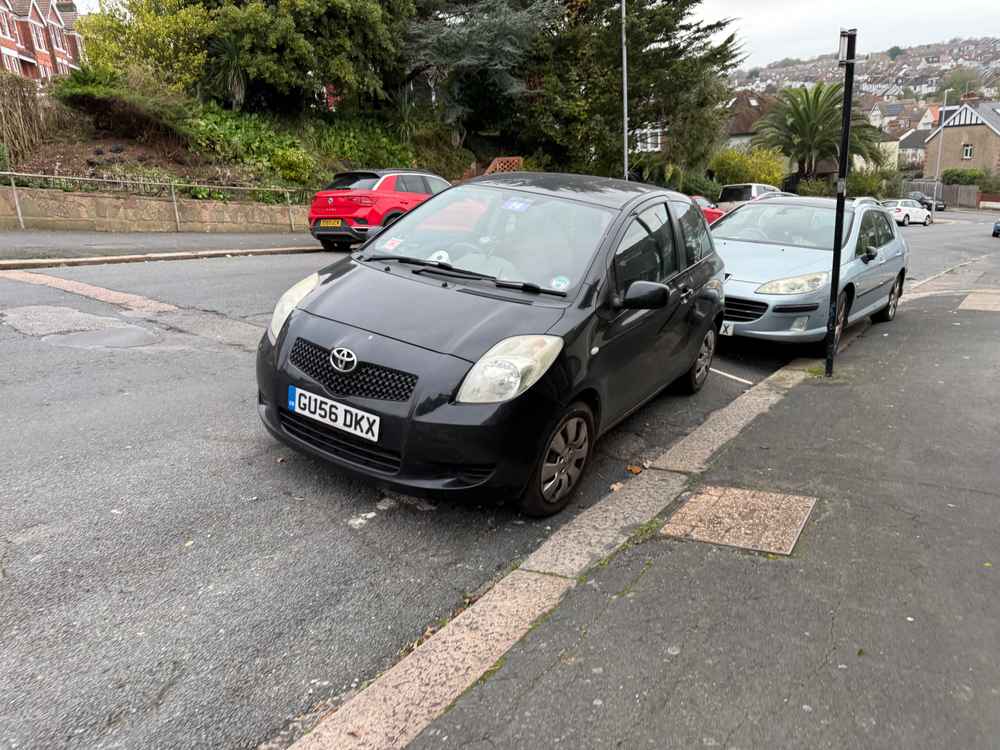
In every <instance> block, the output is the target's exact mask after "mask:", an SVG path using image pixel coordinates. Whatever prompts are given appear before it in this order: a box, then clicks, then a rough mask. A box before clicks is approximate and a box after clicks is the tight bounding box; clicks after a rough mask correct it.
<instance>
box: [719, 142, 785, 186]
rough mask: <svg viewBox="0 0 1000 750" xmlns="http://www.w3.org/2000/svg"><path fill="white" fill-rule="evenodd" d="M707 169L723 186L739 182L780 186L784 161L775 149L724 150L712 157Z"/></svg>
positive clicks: (783, 174)
mask: <svg viewBox="0 0 1000 750" xmlns="http://www.w3.org/2000/svg"><path fill="white" fill-rule="evenodd" d="M709 168H710V169H711V170H712V171H713V172H714V173H715V179H716V180H718V182H720V183H721V184H723V185H727V184H732V183H740V182H763V183H766V184H768V185H780V184H781V181H782V180H783V179H784V176H785V159H784V157H783V156H782V155H781V153H780V152H779V151H778V150H777V149H769V148H752V149H750V150H748V151H743V150H741V149H736V148H724V149H722V150H721V151H719V152H718V153H717V154H716V155H715V156H713V157H712V159H711V161H710V162H709Z"/></svg>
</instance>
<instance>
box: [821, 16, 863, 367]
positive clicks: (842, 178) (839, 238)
mask: <svg viewBox="0 0 1000 750" xmlns="http://www.w3.org/2000/svg"><path fill="white" fill-rule="evenodd" d="M857 38H858V30H857V29H847V30H846V31H845V30H844V29H841V31H840V54H839V55H838V64H839V65H842V66H843V67H844V107H843V112H842V115H843V119H842V120H841V126H840V164H839V167H838V169H837V218H836V221H835V222H834V224H833V268H832V269H831V273H830V312H829V314H828V315H827V319H826V376H827V377H830V376H832V375H833V359H834V357H836V356H837V345H838V344H839V343H840V341H839V337H838V336H837V313H838V310H837V305H838V303H839V298H840V255H841V248H840V246H841V245H842V244H843V241H844V204H845V203H846V202H847V169H848V167H849V165H850V159H851V155H850V153H849V151H850V148H849V146H850V142H851V100H852V99H853V97H854V50H855V42H856V41H857ZM845 322H846V321H845Z"/></svg>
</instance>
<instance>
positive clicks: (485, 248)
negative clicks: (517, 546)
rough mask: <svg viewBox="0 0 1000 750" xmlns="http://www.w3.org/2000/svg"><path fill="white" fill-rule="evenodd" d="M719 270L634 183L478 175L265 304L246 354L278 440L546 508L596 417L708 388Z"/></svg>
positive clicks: (681, 208) (675, 197) (692, 230)
mask: <svg viewBox="0 0 1000 750" xmlns="http://www.w3.org/2000/svg"><path fill="white" fill-rule="evenodd" d="M722 269H723V264H722V261H721V259H720V258H719V257H718V256H717V255H716V254H715V251H714V248H713V246H712V238H711V235H710V234H709V232H708V229H707V226H706V225H705V221H704V219H703V218H702V214H701V211H700V210H699V208H698V206H696V205H695V204H694V203H692V202H691V200H690V199H689V198H687V197H686V196H683V195H680V194H678V193H673V192H669V191H665V190H661V189H659V188H655V187H651V186H649V185H642V184H638V183H632V182H624V181H620V180H611V179H605V178H599V177H587V176H582V175H558V174H526V173H520V174H507V175H491V176H489V177H484V178H480V179H477V180H473V181H471V182H468V183H465V184H464V185H461V186H458V187H454V188H451V189H449V190H446V191H445V192H443V193H440V194H439V195H437V196H435V197H434V198H432V199H431V200H429V201H427V202H426V203H425V204H423V205H421V206H420V207H418V208H416V209H414V210H413V211H411V212H410V213H409V214H407V215H406V216H404V217H403V218H401V219H400V220H399V221H397V222H396V223H394V224H392V225H391V226H389V227H388V228H387V229H385V230H384V231H383V232H382V233H381V234H379V235H378V236H377V237H375V238H373V239H371V240H369V241H368V243H367V244H366V245H365V246H364V247H362V248H361V250H360V252H357V253H355V254H354V255H352V256H350V257H345V258H344V259H343V260H341V261H339V262H337V263H334V264H333V265H331V266H328V267H326V268H324V269H322V270H321V271H319V272H318V273H315V274H313V275H312V276H310V277H308V278H306V279H303V280H302V281H300V282H299V283H297V284H296V285H295V286H293V287H292V288H291V289H289V290H288V291H287V292H285V294H284V295H283V296H282V297H281V299H280V300H279V301H278V304H277V306H276V307H275V310H274V316H273V319H272V320H271V325H270V328H269V330H268V331H267V333H266V335H265V336H264V337H263V338H262V339H261V342H260V348H259V350H258V354H257V383H258V386H259V396H258V399H259V405H258V409H259V412H260V416H261V419H262V420H263V421H264V424H265V425H266V426H267V429H268V430H269V431H270V432H271V433H272V434H273V435H274V436H275V437H277V438H278V439H279V440H281V441H283V442H285V443H287V444H288V445H290V446H292V447H294V448H296V449H299V450H301V451H304V452H307V453H311V454H314V455H317V456H320V457H321V458H324V459H326V460H328V461H330V462H331V463H334V464H337V465H338V466H342V467H344V468H347V469H351V470H353V471H356V472H359V473H361V474H364V475H366V476H368V477H371V478H372V479H373V480H375V481H377V482H378V483H380V484H382V485H385V486H389V487H392V488H394V489H397V490H399V491H401V492H404V493H409V494H435V495H441V494H454V495H457V494H465V493H471V494H473V495H476V496H481V495H484V494H489V495H503V496H507V497H510V498H517V499H518V500H519V503H520V507H521V508H522V509H523V510H524V512H526V513H529V514H531V515H537V516H543V515H549V514H551V513H555V512H557V511H559V510H561V509H562V508H564V507H565V506H566V504H567V503H568V502H569V501H570V499H571V497H572V493H573V490H574V489H575V488H576V487H577V485H578V484H579V481H580V477H581V476H582V474H583V472H584V469H585V468H586V466H587V462H588V460H589V459H590V456H591V453H592V452H593V449H594V442H595V441H596V440H597V438H598V437H600V436H601V435H602V434H603V433H604V432H606V431H607V430H608V429H610V428H611V427H612V426H613V425H614V424H616V423H617V422H619V421H620V420H622V419H624V418H625V417H626V416H628V415H629V414H630V413H632V412H633V411H635V410H636V409H638V408H639V407H640V406H642V405H643V404H644V403H645V402H646V401H648V400H649V399H651V398H653V396H655V395H656V394H657V393H659V392H660V391H661V390H662V389H663V388H664V387H665V386H667V385H669V384H670V383H672V382H673V381H675V380H680V381H681V382H682V384H683V386H684V387H685V388H686V389H688V390H689V391H691V392H694V391H697V390H699V389H700V388H701V387H702V385H703V384H704V382H705V379H706V378H707V377H708V373H709V367H710V365H711V363H712V356H713V354H714V351H715V344H716V335H717V332H718V327H719V324H720V322H721V320H722V309H723V288H722V282H723V273H722Z"/></svg>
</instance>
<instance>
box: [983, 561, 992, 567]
mask: <svg viewBox="0 0 1000 750" xmlns="http://www.w3.org/2000/svg"><path fill="white" fill-rule="evenodd" d="M983 567H984V568H992V567H993V563H991V562H984V563H983Z"/></svg>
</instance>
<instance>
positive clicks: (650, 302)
mask: <svg viewBox="0 0 1000 750" xmlns="http://www.w3.org/2000/svg"><path fill="white" fill-rule="evenodd" d="M669 301H670V290H669V289H667V287H666V286H664V285H663V284H657V283H656V282H655V281H642V280H640V281H633V282H632V283H631V284H629V287H628V289H626V290H625V296H624V298H623V299H622V301H621V307H623V308H625V309H627V310H654V309H656V308H659V307H666V306H667V302H669Z"/></svg>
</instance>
